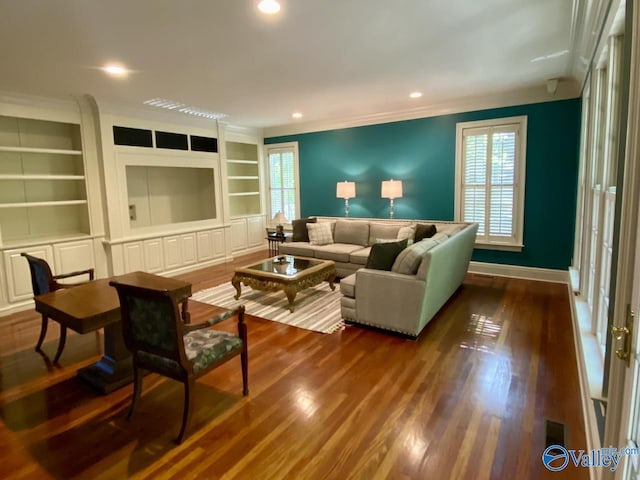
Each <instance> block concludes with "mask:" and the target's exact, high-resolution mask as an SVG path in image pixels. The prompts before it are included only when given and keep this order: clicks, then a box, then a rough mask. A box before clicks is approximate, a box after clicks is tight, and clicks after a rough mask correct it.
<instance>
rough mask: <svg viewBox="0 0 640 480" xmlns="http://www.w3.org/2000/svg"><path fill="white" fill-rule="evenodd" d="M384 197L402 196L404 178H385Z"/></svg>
mask: <svg viewBox="0 0 640 480" xmlns="http://www.w3.org/2000/svg"><path fill="white" fill-rule="evenodd" d="M382 198H402V180H383V181H382Z"/></svg>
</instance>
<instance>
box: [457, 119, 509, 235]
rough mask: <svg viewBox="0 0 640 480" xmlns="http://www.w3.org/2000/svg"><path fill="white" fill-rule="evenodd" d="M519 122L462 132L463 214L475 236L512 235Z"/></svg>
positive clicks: (468, 129) (469, 129)
mask: <svg viewBox="0 0 640 480" xmlns="http://www.w3.org/2000/svg"><path fill="white" fill-rule="evenodd" d="M518 133H519V125H499V126H495V127H479V128H467V129H464V130H463V132H462V135H463V142H462V145H463V166H462V168H463V170H462V218H463V219H464V221H468V222H478V237H483V238H484V239H486V240H487V241H489V240H490V239H491V238H493V239H494V240H497V241H500V240H505V241H509V240H511V239H513V238H514V237H515V228H516V226H515V225H516V224H515V219H516V213H515V208H516V199H517V187H518V185H517V183H516V178H517V177H516V168H517V152H518V145H517V142H518Z"/></svg>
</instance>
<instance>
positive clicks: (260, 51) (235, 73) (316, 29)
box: [0, 0, 582, 127]
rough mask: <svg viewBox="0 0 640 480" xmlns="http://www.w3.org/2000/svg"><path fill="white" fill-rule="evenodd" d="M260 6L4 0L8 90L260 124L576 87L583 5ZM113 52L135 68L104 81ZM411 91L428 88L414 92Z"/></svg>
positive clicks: (490, 1)
mask: <svg viewBox="0 0 640 480" xmlns="http://www.w3.org/2000/svg"><path fill="white" fill-rule="evenodd" d="M256 3H257V0H105V1H100V0H56V1H52V0H13V1H10V0H4V1H2V3H1V4H0V60H1V62H2V63H1V65H2V70H1V74H0V90H3V91H5V92H17V93H26V94H34V95H41V96H48V97H66V96H69V95H80V94H91V95H94V96H95V97H97V98H99V99H101V100H104V101H108V102H114V103H118V104H125V105H128V106H133V107H137V106H142V102H143V101H145V100H148V99H151V98H156V97H161V98H166V99H170V100H174V101H177V102H180V103H184V104H188V105H191V106H195V107H198V108H201V109H205V110H212V111H217V112H224V113H226V114H227V115H228V118H227V119H226V121H228V122H229V123H232V124H236V125H244V126H256V127H273V126H278V125H283V124H291V123H294V120H292V118H291V114H292V112H294V111H300V112H302V113H303V114H304V117H303V119H302V121H303V122H308V121H323V120H328V119H338V118H347V117H354V116H362V115H375V114H381V113H388V112H398V111H405V110H410V109H416V108H418V109H419V108H423V107H426V106H429V105H432V104H439V105H445V104H446V103H447V102H455V101H456V100H458V99H460V98H468V97H478V96H484V95H495V94H496V93H499V92H509V91H519V90H524V89H530V88H542V89H544V85H545V81H546V80H547V79H550V78H557V77H561V78H563V79H564V80H562V81H561V85H564V84H570V85H572V88H573V90H572V92H573V93H574V96H577V95H578V93H579V88H578V87H579V85H580V83H581V81H582V79H580V78H573V80H574V81H571V77H572V76H573V74H572V72H573V71H575V68H574V65H573V62H574V59H575V58H576V57H577V55H576V54H577V52H575V51H574V45H575V44H576V31H575V27H574V26H572V19H574V18H575V10H576V5H578V4H579V0H573V1H572V0H315V1H311V0H281V3H282V10H281V12H280V14H278V15H277V16H272V17H268V16H265V15H264V14H261V13H259V12H258V10H257V8H256ZM574 3H575V4H576V5H574ZM564 51H567V52H566V53H564V54H562V55H559V56H555V57H553V55H554V54H558V52H564ZM550 55H551V56H552V57H551V58H545V57H547V56H550ZM535 59H538V60H536V61H534V60H535ZM110 61H111V62H121V63H122V64H124V65H126V66H127V67H128V68H130V69H132V70H134V72H133V73H132V74H131V75H130V76H129V77H128V78H126V79H120V80H118V79H113V78H109V77H107V76H106V75H105V74H104V73H103V72H102V71H101V70H100V69H99V67H100V66H102V65H104V64H105V63H107V62H110ZM414 90H421V91H423V92H424V96H423V97H422V98H420V99H417V100H414V99H410V98H409V96H408V95H409V93H410V92H411V91H414ZM144 108H151V107H144Z"/></svg>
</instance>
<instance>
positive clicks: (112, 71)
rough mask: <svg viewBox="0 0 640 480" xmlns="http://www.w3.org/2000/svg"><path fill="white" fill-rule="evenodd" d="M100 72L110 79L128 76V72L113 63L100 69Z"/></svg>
mask: <svg viewBox="0 0 640 480" xmlns="http://www.w3.org/2000/svg"><path fill="white" fill-rule="evenodd" d="M102 70H103V71H104V72H105V73H106V74H108V75H111V76H112V77H126V76H127V75H128V74H129V70H127V69H126V68H124V67H123V66H122V65H117V64H115V63H110V64H108V65H105V66H104V67H102Z"/></svg>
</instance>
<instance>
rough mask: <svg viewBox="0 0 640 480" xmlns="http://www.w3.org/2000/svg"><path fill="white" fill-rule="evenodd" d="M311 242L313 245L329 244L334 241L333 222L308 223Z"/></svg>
mask: <svg viewBox="0 0 640 480" xmlns="http://www.w3.org/2000/svg"><path fill="white" fill-rule="evenodd" d="M307 230H308V231H309V242H310V243H311V245H329V244H330V243H333V235H332V233H331V224H330V223H329V222H320V223H307Z"/></svg>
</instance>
